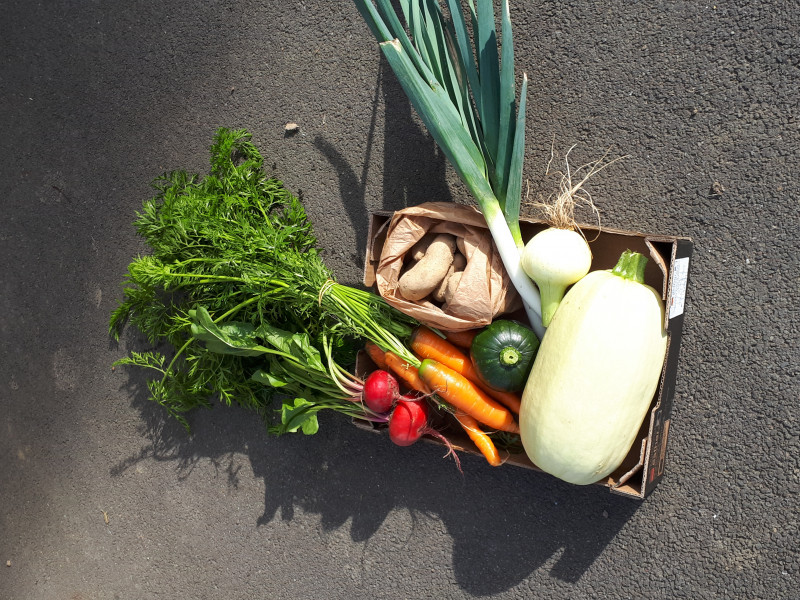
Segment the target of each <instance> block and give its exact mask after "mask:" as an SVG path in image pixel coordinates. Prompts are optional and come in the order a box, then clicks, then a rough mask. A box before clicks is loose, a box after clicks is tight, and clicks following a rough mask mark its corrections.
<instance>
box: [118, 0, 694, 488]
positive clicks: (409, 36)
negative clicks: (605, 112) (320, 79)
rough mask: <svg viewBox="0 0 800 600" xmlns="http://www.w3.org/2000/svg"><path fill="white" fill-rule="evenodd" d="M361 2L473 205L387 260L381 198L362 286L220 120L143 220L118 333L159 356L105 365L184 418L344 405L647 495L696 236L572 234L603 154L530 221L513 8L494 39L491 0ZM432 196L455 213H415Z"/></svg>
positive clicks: (301, 424)
mask: <svg viewBox="0 0 800 600" xmlns="http://www.w3.org/2000/svg"><path fill="white" fill-rule="evenodd" d="M354 2H355V5H356V7H357V8H358V10H359V12H360V13H361V15H362V16H363V17H364V19H365V21H366V23H367V25H368V26H369V29H370V31H371V32H372V33H373V35H374V36H375V37H376V38H377V39H378V42H379V46H380V48H381V50H382V52H383V53H384V56H385V57H386V59H387V62H388V64H389V65H390V66H391V68H392V69H393V71H394V73H395V74H396V75H397V78H398V81H399V82H400V84H401V86H402V88H403V89H404V91H405V92H406V94H407V95H408V97H409V99H410V101H411V103H412V105H413V106H414V108H415V109H416V111H417V113H418V115H419V116H420V118H421V119H422V121H423V122H424V123H425V125H426V127H427V128H428V131H429V132H430V134H431V136H432V137H433V139H434V140H435V141H436V143H437V144H438V146H439V148H440V149H441V150H442V151H443V153H444V155H445V156H446V157H447V159H448V160H449V162H450V164H451V165H452V166H453V167H454V169H455V171H456V173H457V174H458V175H459V176H460V177H461V179H462V180H463V182H464V184H465V185H466V187H467V189H468V190H469V192H470V193H471V195H472V200H474V201H475V203H476V204H477V207H478V209H479V211H480V212H478V211H476V210H475V209H474V208H472V207H467V206H461V209H460V214H461V215H464V222H463V223H462V222H459V223H458V225H457V231H458V232H459V233H457V234H454V233H453V231H455V230H454V229H453V226H454V224H453V223H448V224H447V226H445V225H444V224H443V223H444V221H442V220H440V222H439V225H438V226H433V227H430V228H429V230H427V229H426V233H425V234H424V235H423V234H422V233H421V232H419V236H417V237H414V239H413V240H407V241H408V245H407V246H404V252H405V251H408V252H407V254H405V255H403V256H401V257H399V259H400V260H399V262H398V257H397V256H389V257H384V256H382V251H383V249H386V248H388V247H389V244H386V241H387V235H388V234H387V231H386V230H387V222H388V221H389V219H390V218H391V217H392V213H381V212H376V213H373V214H372V215H371V221H370V224H369V240H368V244H367V260H366V264H365V273H364V284H365V287H366V288H367V289H357V288H354V287H350V286H346V285H342V284H340V283H338V282H337V281H336V279H335V276H334V274H333V273H332V272H331V271H330V270H329V269H328V268H327V267H326V266H325V263H324V262H323V260H322V255H321V251H320V250H319V249H318V248H317V245H316V243H317V242H316V238H315V236H314V232H313V228H312V225H311V223H310V222H309V220H308V218H307V215H306V212H305V209H304V207H303V205H302V203H301V202H300V201H299V200H298V199H297V198H296V197H294V196H293V195H292V194H291V193H290V192H289V191H288V190H287V189H286V188H285V187H284V186H283V184H282V183H281V182H280V181H279V180H277V179H276V178H273V177H268V176H266V175H265V173H264V172H263V162H264V161H263V158H262V156H261V154H260V153H259V151H258V150H257V149H256V147H255V146H254V144H253V143H252V141H251V136H250V134H249V133H248V132H247V131H245V130H229V129H226V128H220V129H218V130H217V132H216V135H215V136H214V140H213V142H212V145H211V148H210V150H211V161H210V163H211V164H210V172H209V174H208V175H207V176H205V177H204V176H201V175H199V174H191V173H187V172H185V171H173V172H170V173H167V174H165V175H163V176H162V177H160V178H158V179H156V181H155V182H154V187H155V190H156V195H155V196H154V197H153V198H152V199H150V200H148V201H146V202H145V203H144V205H143V207H142V211H141V212H140V213H139V214H138V216H137V218H136V221H135V226H136V229H137V231H138V233H139V234H140V235H141V236H142V237H143V238H144V240H145V241H146V242H147V244H148V245H149V247H150V250H151V252H150V253H149V254H148V255H144V256H139V257H137V258H134V259H133V260H132V261H131V263H130V265H129V267H128V273H127V277H126V279H125V281H124V287H123V292H122V294H123V297H122V300H121V302H120V304H119V306H118V308H117V309H116V310H115V311H114V312H113V313H112V315H111V321H110V326H109V331H110V334H111V335H112V336H113V337H116V338H117V339H118V338H119V336H120V334H121V333H122V332H123V330H124V329H125V327H126V325H130V326H132V327H133V328H135V329H137V330H138V331H139V332H140V333H141V334H143V336H144V338H145V339H146V343H147V344H148V345H149V346H150V348H151V349H147V350H142V351H138V350H133V351H131V352H130V353H129V354H128V355H127V356H125V357H123V358H121V359H120V360H118V361H117V363H116V364H120V365H129V366H134V367H140V368H144V369H146V371H147V372H149V373H150V374H151V376H152V378H151V379H150V381H149V382H148V388H149V392H150V396H151V399H152V400H153V401H155V402H157V403H158V404H160V405H162V406H163V407H164V408H165V409H166V410H167V412H168V413H169V414H171V415H172V416H174V417H175V418H176V419H178V420H179V421H180V422H181V423H183V425H184V426H185V427H187V428H188V427H189V425H190V423H189V420H188V418H187V414H188V413H189V412H190V411H191V410H193V409H195V408H199V407H210V406H212V404H213V401H214V400H218V401H220V402H221V403H223V404H228V405H230V404H231V403H233V402H236V403H238V404H241V405H243V406H245V407H247V408H250V409H252V410H254V411H255V412H256V413H257V414H259V415H260V417H261V418H262V419H263V420H264V421H265V424H266V427H267V430H268V431H269V432H270V433H273V434H276V435H281V434H287V433H295V432H302V433H304V434H306V435H310V434H314V433H316V431H317V430H318V428H319V426H320V424H319V420H318V414H319V413H320V412H321V411H334V412H339V413H342V414H344V415H347V416H348V417H350V418H351V419H353V420H354V422H356V423H358V424H361V425H364V426H368V427H369V428H370V429H372V430H377V431H384V430H385V431H387V432H388V438H389V439H390V440H391V441H392V442H394V443H395V444H397V445H398V446H409V445H411V444H414V443H415V442H417V441H418V440H420V439H429V440H432V441H435V442H436V443H440V444H443V445H445V446H446V447H447V448H448V453H447V456H449V457H452V459H453V461H454V463H455V465H456V467H457V468H458V469H459V470H461V469H462V465H461V460H460V458H459V454H458V453H459V452H461V451H462V450H466V451H468V452H471V453H474V454H478V455H480V456H482V457H483V458H484V459H485V460H486V462H488V464H489V465H492V466H495V467H497V466H500V465H503V464H517V465H521V466H527V467H531V468H536V469H539V470H543V471H546V472H548V473H550V474H552V475H554V476H555V477H558V478H560V479H563V480H565V481H567V482H569V483H573V484H593V483H601V484H604V485H607V486H608V487H610V488H611V489H612V491H615V492H618V493H621V494H626V495H630V496H636V497H639V498H643V497H644V496H646V495H647V493H649V491H651V490H652V488H653V487H654V486H655V485H656V483H658V481H659V479H660V478H661V476H662V473H663V468H664V455H665V447H666V439H667V433H668V430H669V417H670V412H671V407H672V398H673V394H674V387H675V385H674V383H675V372H676V365H677V352H678V347H679V340H680V333H681V327H682V324H683V295H684V293H685V286H686V281H687V278H686V273H687V272H688V257H689V254H690V253H691V242H690V241H689V240H686V239H684V238H675V237H664V236H645V235H640V234H632V233H625V232H615V231H610V230H608V229H605V228H604V229H602V230H600V229H599V228H592V227H585V226H584V227H579V226H578V225H577V224H576V223H575V219H574V207H575V206H576V204H579V203H585V204H587V205H588V206H589V207H590V208H592V209H595V207H594V204H593V202H592V201H591V198H590V197H589V196H588V194H585V193H584V192H583V184H584V183H585V182H586V180H587V179H588V178H589V177H590V176H592V175H593V174H594V173H597V172H598V171H600V170H601V169H603V168H605V167H606V166H608V165H609V164H611V163H612V162H614V161H605V162H604V159H605V156H603V158H601V159H600V160H598V161H595V162H594V163H590V164H589V165H586V166H585V167H587V168H588V169H585V168H584V167H581V168H579V169H576V170H574V171H573V170H571V169H570V168H569V165H568V164H567V168H566V171H565V174H563V175H562V177H561V184H560V191H559V193H558V194H557V196H556V198H555V200H554V201H552V202H547V203H541V204H539V205H537V207H538V208H540V209H541V212H542V213H543V215H544V217H545V218H544V220H543V221H534V220H530V219H525V218H521V217H520V204H521V187H522V177H523V176H522V166H523V156H524V146H525V142H524V137H525V122H524V121H525V110H526V109H525V105H526V91H527V77H526V76H525V75H524V74H523V76H522V77H521V88H520V90H519V94H517V89H516V81H517V79H516V75H515V72H514V56H513V36H512V30H511V20H510V14H509V3H508V2H503V3H502V4H501V6H502V11H501V14H500V27H501V31H500V33H501V36H500V37H501V38H502V45H501V44H498V36H497V31H496V23H495V13H494V7H493V2H491V0H477V2H476V3H473V2H469V3H466V5H462V4H461V3H460V2H459V1H458V0H447V10H446V11H443V10H441V8H440V6H439V3H438V2H429V1H428V0H425V1H423V0H411V1H407V2H401V3H400V5H401V7H402V9H403V13H404V14H403V16H404V20H405V23H406V24H407V26H408V28H409V31H406V29H405V28H404V26H403V25H402V23H401V20H400V18H399V16H398V15H397V14H395V12H394V10H395V9H394V6H393V4H392V3H391V2H389V1H388V0H377V6H376V4H374V3H373V1H372V0H354ZM465 12H466V13H467V14H466V15H465ZM468 24H469V25H468ZM567 154H569V152H568V153H567ZM615 160H616V159H615ZM577 173H583V174H584V175H583V178H582V180H581V181H579V182H578V183H576V184H573V182H572V179H571V176H572V174H577ZM443 204H448V205H451V206H457V205H456V204H454V203H427V204H422V205H420V206H418V207H416V208H417V209H422V208H423V207H427V208H426V210H429V211H433V209H434V205H435V207H436V208H437V209H439V210H441V209H442V205H443ZM458 206H460V205H458ZM413 208H415V207H412V211H413ZM406 210H408V209H406ZM595 210H596V209H595ZM445 212H447V210H445ZM450 212H453V213H454V212H456V211H450ZM423 218H425V219H428V217H427V216H426V217H423ZM435 220H436V219H433V221H435ZM476 220H477V221H479V223H476ZM428 221H431V219H428ZM476 230H477V231H478V233H477V234H476V233H475V231H476ZM487 231H488V235H487V234H486V232H487ZM592 232H593V237H589V236H587V234H591V233H592ZM473 235H474V238H472V237H470V238H469V239H470V240H472V241H470V242H469V243H467V241H465V240H466V239H467V236H473ZM381 236H383V237H381ZM415 243H416V245H414V244H415ZM412 245H413V247H412ZM478 247H480V248H481V250H480V252H478V251H476V248H478ZM495 257H497V258H495ZM648 257H649V258H650V259H652V260H648ZM493 260H497V264H496V265H495V264H494V263H493ZM387 264H390V265H391V266H392V269H394V271H393V274H394V275H395V276H396V278H397V282H396V285H394V282H392V285H391V286H390V287H391V288H392V289H391V290H387V289H385V287H382V286H381V282H382V281H383V280H382V278H381V271H380V270H379V268H378V267H379V265H387ZM674 272H679V276H677V277H675V276H673V273H674ZM476 273H479V274H480V275H479V276H477V277H476ZM393 281H394V280H393ZM376 282H377V283H378V285H375V284H376ZM477 282H481V283H480V284H478V283H477ZM478 285H479V286H480V288H481V290H480V292H481V293H480V294H478V291H477V290H476V289H475V288H476V287H477V286H478ZM375 288H377V289H375ZM373 290H375V291H373ZM389 291H390V292H391V294H392V296H391V297H389V295H388V292H389ZM395 292H396V293H397V296H395V295H394V294H395ZM540 292H541V298H540V295H539V294H540ZM471 293H474V297H471V295H470V294H471ZM477 297H480V298H481V299H482V300H481V302H475V301H474V299H475V298H477ZM666 299H669V303H668V310H667V309H665V305H664V301H665V300H666ZM426 304H427V305H430V306H429V307H428V308H427V309H426V310H422V311H420V312H417V310H418V309H419V308H420V306H422V305H426ZM471 304H476V305H477V304H480V308H481V310H473V309H474V307H473V306H471ZM444 313H450V314H446V315H445V314H444ZM487 314H488V316H487ZM426 315H432V316H435V318H436V319H437V320H435V321H429V320H428V319H427V318H426ZM442 315H444V316H442ZM475 322H479V323H480V326H476V327H473V325H472V324H473V323H475ZM441 323H454V324H455V326H454V327H452V328H447V327H442V326H441ZM131 342H132V343H134V342H133V340H131ZM362 349H363V352H362V351H361V350H362Z"/></svg>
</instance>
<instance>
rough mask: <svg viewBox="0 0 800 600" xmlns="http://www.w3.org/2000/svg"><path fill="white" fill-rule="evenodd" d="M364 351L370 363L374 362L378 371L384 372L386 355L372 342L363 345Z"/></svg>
mask: <svg viewBox="0 0 800 600" xmlns="http://www.w3.org/2000/svg"><path fill="white" fill-rule="evenodd" d="M364 350H365V351H366V352H367V356H369V357H370V359H371V360H372V362H374V363H375V364H376V365H377V366H378V368H379V369H383V370H386V368H387V365H386V353H385V352H384V351H383V350H381V349H380V346H378V345H377V344H375V343H373V342H367V343H366V344H364Z"/></svg>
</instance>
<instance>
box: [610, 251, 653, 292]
mask: <svg viewBox="0 0 800 600" xmlns="http://www.w3.org/2000/svg"><path fill="white" fill-rule="evenodd" d="M646 266H647V257H646V256H645V255H644V254H641V253H639V252H633V251H631V250H625V252H623V253H622V256H620V257H619V261H618V262H617V264H616V266H615V267H614V268H613V269H611V272H612V273H613V274H614V275H617V276H619V277H622V278H623V279H630V280H631V281H635V282H636V283H642V284H643V283H644V269H645V267H646Z"/></svg>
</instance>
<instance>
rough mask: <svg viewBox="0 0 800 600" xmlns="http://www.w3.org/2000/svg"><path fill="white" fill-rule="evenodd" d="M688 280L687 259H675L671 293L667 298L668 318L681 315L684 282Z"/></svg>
mask: <svg viewBox="0 0 800 600" xmlns="http://www.w3.org/2000/svg"><path fill="white" fill-rule="evenodd" d="M688 278H689V257H688V256H687V257H685V258H678V259H675V262H674V263H673V265H672V285H671V288H672V293H671V294H670V298H669V318H670V319H671V318H673V317H677V316H679V315H682V314H683V303H684V300H685V299H686V282H687V281H688Z"/></svg>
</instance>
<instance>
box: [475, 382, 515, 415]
mask: <svg viewBox="0 0 800 600" xmlns="http://www.w3.org/2000/svg"><path fill="white" fill-rule="evenodd" d="M481 389H482V390H483V391H484V392H486V393H487V394H489V395H490V396H491V397H492V398H494V399H495V400H497V401H498V402H499V403H500V404H502V405H503V406H505V407H506V408H507V409H508V410H510V411H511V412H513V413H514V414H515V415H518V414H519V409H520V408H521V407H522V399H521V398H520V397H519V396H518V395H517V394H514V393H512V392H503V391H500V390H495V389H492V388H490V387H489V386H488V385H486V384H484V383H481Z"/></svg>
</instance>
